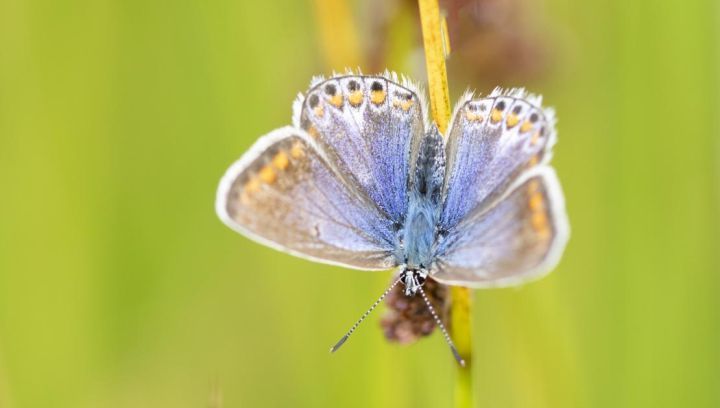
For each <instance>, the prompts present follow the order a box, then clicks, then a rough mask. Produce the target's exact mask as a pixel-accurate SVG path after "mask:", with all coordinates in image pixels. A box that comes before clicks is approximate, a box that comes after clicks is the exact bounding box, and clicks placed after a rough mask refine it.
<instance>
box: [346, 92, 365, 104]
mask: <svg viewBox="0 0 720 408" xmlns="http://www.w3.org/2000/svg"><path fill="white" fill-rule="evenodd" d="M362 100H363V93H362V91H355V92H353V93H351V94H350V96H348V101H350V105H352V106H358V105H360V104H361V103H362Z"/></svg>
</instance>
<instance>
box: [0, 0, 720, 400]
mask: <svg viewBox="0 0 720 408" xmlns="http://www.w3.org/2000/svg"><path fill="white" fill-rule="evenodd" d="M483 1H484V0H483ZM374 3H377V2H374ZM495 3H497V4H499V5H500V6H502V7H505V8H502V7H501V9H502V10H505V9H507V8H509V9H508V10H509V11H507V13H509V14H510V15H511V16H516V17H513V18H509V19H505V20H503V19H500V20H498V21H501V23H500V24H495V25H491V26H492V27H500V28H502V29H503V30H504V31H503V32H505V33H507V32H510V33H531V34H528V35H527V36H526V37H522V38H525V39H527V41H524V42H523V44H524V45H523V46H524V47H530V48H531V50H532V49H534V47H542V52H541V53H540V54H538V55H541V56H542V58H541V59H539V60H538V64H540V63H542V70H541V71H535V70H529V71H526V70H518V71H517V73H516V74H513V75H507V76H506V75H501V74H503V73H504V72H505V70H506V69H510V68H512V65H510V68H507V67H508V65H501V64H498V65H497V66H499V67H500V68H493V69H496V70H497V69H500V71H497V72H495V73H493V72H492V71H491V70H485V71H484V72H485V76H484V77H482V78H480V77H478V75H471V74H472V73H473V71H474V70H475V67H476V66H485V67H495V66H496V64H492V63H486V62H482V59H483V58H485V59H486V60H487V59H488V58H492V55H498V54H492V53H489V54H488V55H486V56H483V55H481V54H472V55H471V57H472V58H469V57H467V56H465V57H461V54H460V53H458V54H456V56H451V60H450V64H451V72H450V78H449V80H450V84H451V88H452V91H453V92H452V93H453V97H454V98H457V97H458V96H459V95H460V93H461V92H462V91H463V89H464V88H465V87H466V86H472V87H475V88H477V89H478V90H480V91H487V90H489V89H490V88H491V87H492V86H493V85H495V84H494V83H493V82H496V81H497V82H498V84H499V85H504V86H518V85H527V86H529V87H531V89H532V90H534V91H536V92H540V93H543V94H544V95H545V100H546V102H547V103H548V104H550V105H553V106H555V107H556V109H557V112H558V117H559V119H560V122H559V134H560V143H559V144H558V145H557V147H556V149H555V151H556V153H555V159H554V163H555V166H556V168H557V169H558V172H559V174H560V178H561V180H562V182H563V187H564V189H565V193H566V196H567V203H568V204H567V206H568V210H569V213H570V219H571V223H572V237H571V240H570V244H569V246H568V248H567V251H566V255H565V257H564V259H563V261H562V263H561V264H560V267H559V268H558V270H557V271H556V272H554V273H553V274H551V275H550V276H549V277H548V278H546V279H544V280H542V281H540V282H537V283H533V284H531V285H528V286H526V287H523V288H520V289H504V290H492V291H481V292H477V293H476V295H475V328H476V333H475V337H474V339H475V349H476V363H475V370H476V386H477V387H478V395H479V403H480V404H481V405H482V406H484V407H609V406H611V407H646V406H647V407H677V406H691V407H716V406H720V388H719V387H718V386H717V384H718V383H719V382H720V348H718V344H720V317H719V316H718V311H719V310H720V298H719V297H718V296H717V294H716V292H717V291H718V289H720V254H719V253H718V242H719V239H720V236H719V235H720V234H719V233H718V231H719V228H718V227H720V225H719V224H720V214H719V212H718V188H719V187H720V183H719V182H720V178H719V177H718V175H719V173H718V171H719V168H718V149H719V148H720V146H719V145H718V134H719V131H720V123H719V121H718V113H717V112H718V110H719V109H720V100H719V99H718V91H720V79H719V77H718V72H719V71H718V68H719V66H718V65H719V64H718V62H719V59H718V45H719V42H718V40H719V37H718V36H719V33H718V29H717V27H718V16H719V15H720V14H719V13H718V11H719V10H718V4H717V2H715V1H712V0H694V1H681V0H668V1H663V2H652V1H647V0H642V1H638V2H627V1H622V0H610V1H608V2H600V1H595V2H567V1H560V0H547V1H544V2H531V1H529V0H512V2H500V1H499V0H495ZM314 4H315V3H310V2H308V3H306V2H297V1H283V2H270V1H266V2H252V1H246V2H232V1H216V2H202V1H196V0H192V1H179V2H170V1H149V2H148V1H137V0H126V1H111V0H93V1H88V0H65V1H60V2H57V1H46V0H2V1H0V188H1V193H0V197H1V199H0V214H2V216H0V406H1V407H10V408H16V407H20V408H25V407H146V406H147V407H150V406H152V407H198V406H215V407H217V406H219V405H220V404H224V406H228V407H231V406H232V407H236V406H263V407H286V406H307V407H318V406H344V407H367V406H411V405H412V406H416V407H439V406H447V403H448V401H450V398H451V393H452V386H451V384H452V376H453V364H454V362H453V361H452V359H451V358H450V356H449V355H448V352H447V350H446V348H445V347H446V346H445V344H444V343H443V341H442V339H441V338H440V337H439V336H437V335H434V336H432V337H430V338H428V339H425V340H422V341H420V342H419V343H417V344H415V345H413V346H411V347H402V346H397V345H394V344H388V343H387V342H386V341H385V340H384V339H383V334H382V332H381V330H379V329H378V326H377V322H378V320H379V314H378V315H376V316H374V317H373V318H372V319H371V320H372V322H371V324H368V325H367V326H366V327H364V328H363V329H362V330H360V331H358V332H357V333H356V335H355V336H354V337H353V339H352V340H351V341H350V342H349V343H348V345H346V346H345V347H346V348H344V349H343V350H342V352H340V353H338V354H337V355H333V356H332V357H331V356H329V355H328V354H327V350H328V347H329V346H330V345H331V343H332V342H333V341H334V340H335V339H336V338H337V336H338V335H340V334H342V333H343V331H344V330H345V329H346V328H347V326H348V325H349V324H351V323H352V322H353V321H354V319H355V318H356V317H357V316H358V314H360V313H361V312H362V311H364V310H365V308H366V307H367V305H368V304H369V303H371V302H372V301H373V299H374V298H375V296H376V295H377V294H379V293H380V292H382V290H383V289H384V287H385V285H386V284H387V281H388V279H389V276H388V274H387V273H375V274H371V273H367V274H366V273H360V272H355V271H346V270H341V269H340V268H335V267H330V266H322V265H316V264H313V263H310V262H306V261H303V260H298V259H295V258H292V257H290V256H286V255H281V254H278V253H276V252H274V251H272V250H270V249H268V248H264V247H261V246H260V245H257V244H254V243H251V242H250V241H248V240H246V239H244V238H242V237H240V236H238V235H237V234H235V233H233V232H232V231H230V230H229V229H228V228H226V227H224V226H223V225H222V224H221V223H220V222H219V221H218V220H217V219H216V216H215V214H214V212H213V200H214V193H215V188H216V185H217V182H218V180H219V177H220V175H221V174H222V172H223V171H224V170H225V168H226V167H227V166H228V165H229V164H230V163H231V162H232V161H233V160H234V159H235V158H237V157H238V156H239V155H240V154H241V153H242V152H243V151H244V150H245V149H246V148H247V147H249V146H250V145H251V144H252V143H253V141H254V140H255V139H256V138H257V137H259V136H260V135H262V134H263V133H265V132H267V131H269V130H271V129H273V128H276V127H279V126H281V125H285V124H288V123H289V122H290V114H291V103H292V100H293V98H294V97H295V95H296V93H297V92H298V91H302V90H304V89H305V87H306V86H307V84H308V81H309V79H310V77H311V76H312V75H314V74H318V73H323V72H324V73H329V70H328V69H327V68H326V67H325V66H324V65H323V62H322V61H323V52H322V51H321V50H320V47H319V44H321V42H319V41H318V39H317V34H318V32H317V31H318V30H316V24H315V18H316V15H317V14H316V13H315V10H313V5H314ZM398 7H399V10H400V11H399V12H398V14H394V15H393V16H394V17H392V19H391V20H390V21H392V24H389V25H388V26H387V27H388V29H387V33H386V34H382V35H381V37H380V38H381V41H384V43H385V48H384V51H383V52H384V54H383V55H385V56H386V58H384V60H385V64H386V65H387V66H388V68H390V69H395V70H398V71H402V72H406V73H409V74H412V75H414V76H416V77H417V79H420V80H422V77H423V69H422V65H421V61H422V58H421V55H420V57H418V54H417V51H412V52H410V53H409V54H402V55H401V53H400V51H403V52H404V51H405V50H408V49H412V48H413V47H417V46H418V45H419V37H418V33H417V26H416V16H415V15H414V14H413V13H414V11H411V7H406V6H398ZM402 10H406V11H402ZM353 12H354V15H355V16H356V17H357V21H358V30H359V31H360V33H361V35H360V36H359V41H361V42H363V41H364V39H365V38H368V41H369V38H370V37H371V35H370V34H368V31H369V30H370V29H369V28H368V27H371V26H372V24H373V21H374V19H375V16H376V15H377V16H380V15H379V14H375V12H374V10H373V9H368V8H367V7H366V6H365V3H362V2H358V3H357V4H356V5H355V7H354V9H353ZM379 12H380V11H378V13H379ZM517 16H520V17H522V18H519V17H517ZM451 21H452V19H451ZM493 21H494V20H493ZM514 24H515V25H518V27H522V29H518V30H515V29H514V27H513V26H512V25H514ZM450 30H451V36H452V35H453V32H454V31H453V27H452V26H451V27H450ZM474 35H479V36H480V37H478V38H479V39H480V40H481V41H484V42H487V43H488V44H491V45H498V44H504V45H502V46H501V47H499V49H500V50H502V49H503V48H504V49H505V51H506V52H507V53H508V55H514V52H515V51H514V49H515V48H514V45H513V44H514V43H513V41H505V40H502V38H505V37H502V36H500V37H488V36H487V35H485V36H483V35H482V33H480V34H477V33H476V34H474ZM496 35H498V34H496ZM518 35H520V34H518ZM493 38H496V39H493ZM453 41H454V42H455V43H456V44H457V43H458V41H460V43H461V44H462V42H463V41H470V39H468V38H465V39H463V38H460V39H457V38H456V39H454V40H453ZM363 46H364V47H366V48H365V51H367V50H370V49H372V47H369V46H366V45H363ZM484 48H485V47H479V49H480V51H478V52H482V50H483V49H484ZM457 49H459V48H457ZM497 49H498V48H495V50H496V51H497ZM361 55H362V54H361ZM524 55H525V54H524ZM527 55H529V56H530V57H531V58H529V59H528V58H524V59H522V61H523V64H527V65H528V66H529V67H531V68H532V67H533V66H535V65H534V64H535V61H534V60H533V58H532V56H533V55H535V54H533V53H529V54H527ZM375 56H376V57H377V55H375ZM370 57H372V55H370ZM473 58H475V60H473ZM473 61H475V62H473ZM478 61H479V62H478ZM538 66H540V65H538ZM503 67H505V68H503ZM336 68H337V67H336ZM339 68H342V67H339ZM383 68H384V67H383ZM484 69H485V68H484ZM454 70H456V71H455V72H458V73H457V74H455V75H456V77H457V79H456V77H454V76H453V71H454ZM528 72H529V73H528ZM463 73H464V74H463ZM461 75H462V77H463V78H462V79H460V76H461ZM494 75H497V76H494Z"/></svg>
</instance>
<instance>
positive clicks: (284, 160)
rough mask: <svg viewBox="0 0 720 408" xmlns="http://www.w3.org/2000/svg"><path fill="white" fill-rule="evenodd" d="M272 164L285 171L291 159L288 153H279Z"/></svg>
mask: <svg viewBox="0 0 720 408" xmlns="http://www.w3.org/2000/svg"><path fill="white" fill-rule="evenodd" d="M272 164H273V166H275V168H276V169H279V170H285V169H286V168H287V166H288V165H289V164H290V159H289V158H288V155H287V153H285V152H278V154H276V155H275V157H273V159H272Z"/></svg>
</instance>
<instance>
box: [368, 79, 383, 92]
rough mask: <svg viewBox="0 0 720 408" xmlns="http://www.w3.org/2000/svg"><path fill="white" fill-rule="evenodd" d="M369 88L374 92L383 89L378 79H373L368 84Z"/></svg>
mask: <svg viewBox="0 0 720 408" xmlns="http://www.w3.org/2000/svg"><path fill="white" fill-rule="evenodd" d="M370 90H371V91H374V92H377V91H382V90H383V86H382V84H381V83H380V81H374V82H373V83H372V85H370Z"/></svg>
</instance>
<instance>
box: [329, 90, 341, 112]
mask: <svg viewBox="0 0 720 408" xmlns="http://www.w3.org/2000/svg"><path fill="white" fill-rule="evenodd" d="M330 103H331V104H332V105H333V106H336V107H338V108H339V107H341V106H342V104H343V98H342V95H340V92H338V93H336V94H335V95H333V97H332V98H330Z"/></svg>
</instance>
